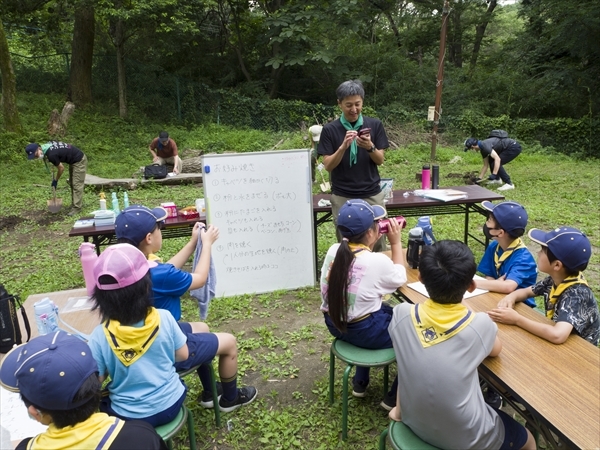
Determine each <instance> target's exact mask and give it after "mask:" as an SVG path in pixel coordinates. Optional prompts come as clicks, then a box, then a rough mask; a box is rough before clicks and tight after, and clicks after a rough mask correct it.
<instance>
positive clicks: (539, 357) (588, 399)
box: [400, 269, 600, 449]
mask: <svg viewBox="0 0 600 450" xmlns="http://www.w3.org/2000/svg"><path fill="white" fill-rule="evenodd" d="M417 275H418V270H416V269H407V276H408V282H407V283H412V282H414V281H418V280H417ZM400 291H401V292H402V293H403V294H404V295H406V296H407V297H408V298H410V299H411V301H413V302H417V303H418V302H423V301H425V300H426V299H427V297H425V296H423V295H421V294H419V293H418V292H417V291H415V290H413V289H411V288H409V287H408V286H406V285H404V286H402V287H401V288H400ZM502 297H503V294H498V293H492V292H488V293H486V294H483V295H478V296H475V297H471V298H469V299H466V300H464V303H465V304H466V305H467V306H468V307H469V308H470V309H472V310H473V311H475V312H485V311H489V310H490V309H493V308H494V307H496V305H497V304H498V301H499V300H500V299H501V298H502ZM515 309H516V310H517V311H518V312H519V313H520V314H522V315H524V316H526V317H528V318H530V319H533V320H537V321H539V322H548V323H550V322H551V321H550V320H549V319H547V318H546V317H544V316H543V315H542V314H540V313H539V312H537V311H535V310H533V309H532V308H530V307H528V306H526V305H524V304H523V303H519V304H517V305H516V308H515ZM497 325H498V336H499V338H500V341H501V342H502V351H501V352H500V355H498V356H497V357H495V358H487V359H486V360H485V361H484V362H483V364H484V365H485V366H486V368H487V369H489V371H491V372H492V373H493V374H494V375H495V376H496V377H498V378H499V379H501V380H502V382H503V383H504V384H505V385H506V386H507V387H508V388H510V390H511V391H512V392H514V393H515V394H516V395H517V396H519V397H520V398H522V399H523V400H524V401H525V402H526V403H527V404H528V405H529V406H530V407H531V408H532V409H533V410H535V411H537V412H538V413H539V414H540V415H542V416H543V417H544V418H545V420H546V421H548V422H550V423H551V424H552V425H553V426H554V427H556V428H557V429H558V430H560V432H561V433H563V434H564V435H565V436H566V437H567V438H568V439H569V440H570V441H571V442H573V443H574V444H575V445H577V447H579V448H582V449H592V448H594V449H596V448H600V420H599V419H600V349H599V348H598V347H596V346H594V345H592V344H590V343H589V342H587V341H586V340H584V339H582V338H581V337H579V336H577V335H574V334H572V335H571V336H569V338H568V339H567V341H566V342H565V343H563V344H560V345H555V344H551V343H550V342H548V341H546V340H544V339H542V338H539V337H537V336H534V335H533V334H531V333H529V332H527V331H525V330H523V329H521V328H519V327H517V326H513V325H505V324H501V323H499V324H497Z"/></svg>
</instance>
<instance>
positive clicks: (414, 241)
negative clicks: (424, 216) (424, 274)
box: [406, 227, 425, 269]
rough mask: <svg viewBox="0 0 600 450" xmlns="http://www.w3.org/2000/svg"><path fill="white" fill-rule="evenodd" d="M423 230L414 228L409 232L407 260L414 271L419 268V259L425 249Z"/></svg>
mask: <svg viewBox="0 0 600 450" xmlns="http://www.w3.org/2000/svg"><path fill="white" fill-rule="evenodd" d="M423 245H425V242H423V229H422V228H421V227H414V228H413V229H411V230H410V231H409V232H408V245H407V246H406V260H407V262H408V265H409V266H410V267H411V268H412V269H418V268H419V257H420V255H421V250H422V249H423Z"/></svg>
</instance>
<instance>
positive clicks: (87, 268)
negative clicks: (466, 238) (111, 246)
mask: <svg viewBox="0 0 600 450" xmlns="http://www.w3.org/2000/svg"><path fill="white" fill-rule="evenodd" d="M79 260H80V261H81V268H82V269H83V279H84V280H85V288H86V289H87V294H88V295H89V296H90V297H91V296H92V295H93V294H94V288H95V287H96V283H95V281H94V264H96V261H97V260H98V255H97V254H96V246H95V245H94V244H92V243H91V242H84V243H82V244H81V245H80V246H79Z"/></svg>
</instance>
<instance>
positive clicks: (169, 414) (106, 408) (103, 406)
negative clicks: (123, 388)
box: [99, 380, 187, 427]
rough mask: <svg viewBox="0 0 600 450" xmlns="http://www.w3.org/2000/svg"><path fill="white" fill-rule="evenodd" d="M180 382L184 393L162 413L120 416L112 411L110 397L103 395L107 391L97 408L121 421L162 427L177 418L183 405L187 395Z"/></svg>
mask: <svg viewBox="0 0 600 450" xmlns="http://www.w3.org/2000/svg"><path fill="white" fill-rule="evenodd" d="M180 381H181V384H183V386H184V387H185V391H184V392H183V395H182V396H181V397H179V399H178V400H177V401H176V402H175V403H173V404H172V405H171V406H169V407H168V408H167V409H165V410H164V411H161V412H159V413H156V414H153V415H151V416H148V417H126V416H121V415H120V414H117V413H116V412H115V410H114V409H112V402H111V400H110V397H109V396H108V395H105V393H106V394H108V390H106V391H103V396H102V400H100V408H99V409H100V412H103V413H106V414H108V415H109V416H114V417H118V418H119V419H123V420H143V421H144V422H147V423H149V424H150V425H152V426H153V427H157V426H159V425H164V424H165V423H169V422H171V421H172V420H173V419H174V418H175V417H177V414H179V410H180V409H181V405H183V402H184V401H185V396H186V395H187V386H186V385H185V383H184V382H183V380H180Z"/></svg>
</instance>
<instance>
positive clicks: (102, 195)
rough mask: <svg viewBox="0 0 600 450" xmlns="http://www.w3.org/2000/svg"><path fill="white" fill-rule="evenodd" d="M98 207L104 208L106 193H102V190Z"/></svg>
mask: <svg viewBox="0 0 600 450" xmlns="http://www.w3.org/2000/svg"><path fill="white" fill-rule="evenodd" d="M100 209H101V210H103V211H104V210H105V209H106V195H104V192H100Z"/></svg>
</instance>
